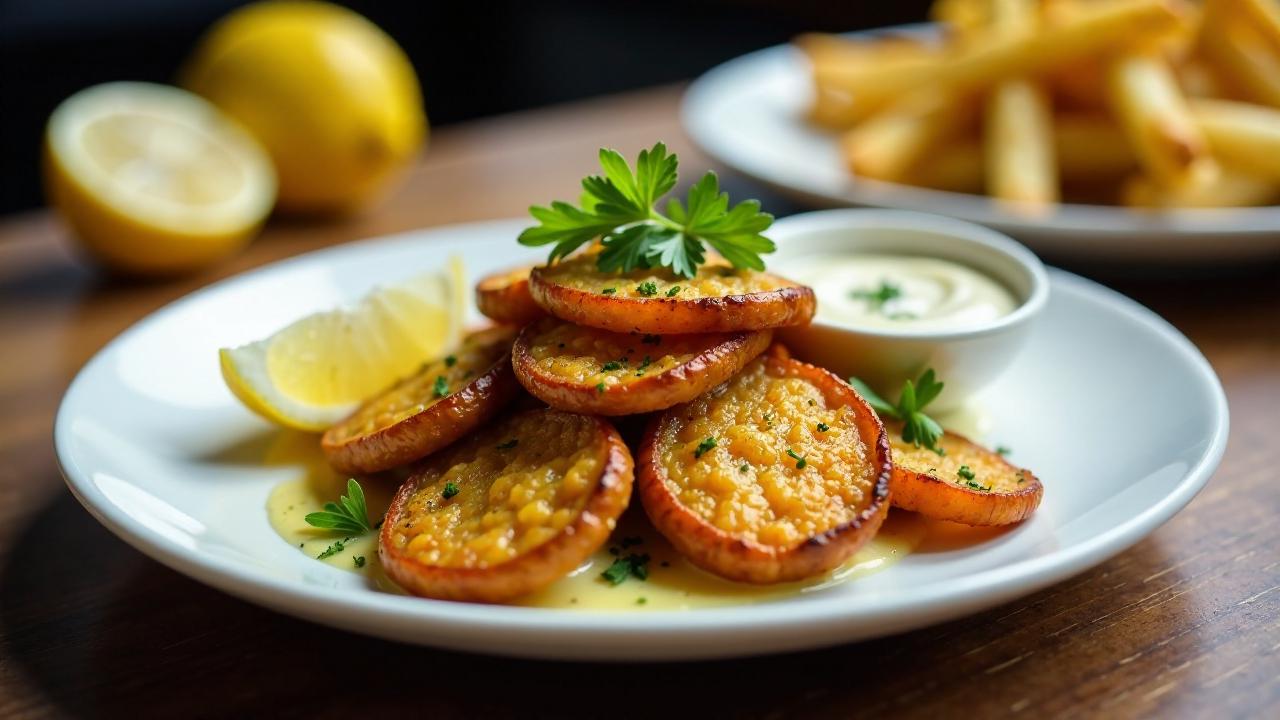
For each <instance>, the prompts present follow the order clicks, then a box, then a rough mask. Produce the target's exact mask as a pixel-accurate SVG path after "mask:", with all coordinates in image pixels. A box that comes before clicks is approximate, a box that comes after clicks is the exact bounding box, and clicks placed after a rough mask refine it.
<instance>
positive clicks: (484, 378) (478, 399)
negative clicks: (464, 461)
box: [320, 328, 520, 475]
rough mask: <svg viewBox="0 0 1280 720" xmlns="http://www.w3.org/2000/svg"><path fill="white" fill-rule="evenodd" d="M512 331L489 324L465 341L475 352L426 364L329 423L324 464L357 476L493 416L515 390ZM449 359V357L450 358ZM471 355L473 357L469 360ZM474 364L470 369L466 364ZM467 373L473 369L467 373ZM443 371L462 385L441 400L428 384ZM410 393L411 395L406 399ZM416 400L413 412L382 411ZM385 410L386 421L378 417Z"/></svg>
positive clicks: (438, 444)
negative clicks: (445, 362) (452, 360)
mask: <svg viewBox="0 0 1280 720" xmlns="http://www.w3.org/2000/svg"><path fill="white" fill-rule="evenodd" d="M514 333H515V331H514V330H511V329H509V328H491V329H488V330H482V331H480V332H477V333H474V334H472V335H471V336H469V337H468V338H467V339H466V340H465V341H464V349H467V347H468V345H470V347H471V348H472V349H474V351H475V352H474V353H462V351H460V353H461V354H462V358H463V359H462V360H459V361H457V364H456V365H455V364H450V365H449V366H448V369H446V368H445V367H444V366H443V364H442V362H443V361H436V362H433V363H427V364H426V365H424V366H423V369H422V370H420V371H419V372H418V373H417V374H415V375H414V376H412V377H410V378H407V379H405V380H403V381H401V382H399V383H396V385H395V386H393V387H392V388H390V389H389V390H387V392H385V393H383V394H381V395H379V396H378V397H375V398H373V399H372V400H370V401H369V402H367V403H365V405H364V406H362V407H361V408H360V409H359V410H357V411H356V412H355V413H354V414H353V415H352V416H351V417H349V418H347V419H346V420H344V421H342V422H340V423H338V424H337V425H334V426H333V427H331V428H329V430H328V431H327V432H325V434H324V436H323V437H322V438H321V439H320V448H321V450H322V451H323V452H324V455H325V458H326V459H327V460H328V461H329V465H330V466H332V467H333V469H334V470H337V471H338V472H340V473H345V474H351V475H361V474H366V473H373V472H379V471H382V470H389V469H391V468H394V467H398V466H401V465H406V464H408V463H411V462H413V461H415V460H418V459H420V458H423V457H426V456H427V455H429V454H431V453H433V452H435V451H437V450H439V449H441V448H443V447H445V446H447V445H450V444H451V443H453V442H455V441H456V440H458V439H459V438H461V437H462V436H464V435H466V434H467V433H469V432H471V431H472V430H474V429H475V428H476V427H479V426H480V424H481V423H483V422H485V421H486V420H488V419H490V418H492V417H493V416H494V415H495V414H496V413H497V412H498V411H499V410H501V409H502V408H503V407H504V406H505V405H506V404H507V403H509V402H510V401H511V400H512V399H513V398H515V397H516V396H517V395H518V394H520V384H519V382H517V381H516V378H515V374H514V373H513V372H512V370H511V353H510V344H511V342H512V337H513V335H514ZM451 357H452V356H451ZM472 358H474V359H472ZM468 363H470V364H474V365H475V366H474V367H470V368H468V367H466V365H467V364H468ZM467 372H471V373H473V374H472V376H471V377H466V376H465V374H466V373H467ZM443 373H449V374H451V375H460V376H461V377H460V379H458V380H457V381H456V382H457V383H464V384H462V387H460V388H459V389H457V390H456V391H454V392H450V394H449V395H447V396H445V397H443V398H439V399H436V398H433V397H431V392H432V391H431V390H429V389H428V388H429V387H431V386H429V385H428V381H430V380H431V379H432V378H434V377H440V376H442V374H443ZM406 395H413V396H414V397H406ZM406 402H409V403H420V404H419V405H418V407H420V408H421V409H420V410H418V411H417V412H404V411H395V412H389V411H386V410H385V409H386V408H388V407H389V406H399V407H403V406H404V405H405V404H406ZM384 412H386V413H387V414H389V415H391V417H390V418H388V420H390V422H389V423H388V422H382V421H380V419H379V418H378V417H377V416H378V415H379V414H382V413H384Z"/></svg>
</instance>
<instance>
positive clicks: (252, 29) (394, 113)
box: [183, 1, 427, 212]
mask: <svg viewBox="0 0 1280 720" xmlns="http://www.w3.org/2000/svg"><path fill="white" fill-rule="evenodd" d="M183 82H184V84H185V85H186V86H187V87H188V88H190V89H191V90H193V91H195V92H197V93H199V94H200V95H203V96H204V97H206V98H208V99H209V100H211V101H212V102H213V103H214V104H215V105H217V106H218V107H220V108H222V110H223V111H225V112H226V113H228V114H229V115H231V116H232V117H234V118H235V119H237V120H239V121H240V122H241V123H242V124H243V125H244V126H245V127H246V128H248V129H249V132H250V133H252V134H253V135H254V136H255V137H256V138H257V139H258V141H259V142H261V143H262V145H263V146H264V147H265V148H266V149H267V152H268V153H269V154H270V155H271V159H272V162H273V163H274V164H275V167H276V174H277V176H278V177H279V191H278V195H279V205H280V207H281V208H282V209H284V210H292V211H300V212H333V211H338V212H343V211H349V210H354V209H356V208H358V207H360V206H362V205H365V204H367V203H368V202H369V201H371V200H372V199H374V198H376V197H377V195H378V194H379V192H380V191H381V190H383V189H384V188H386V187H387V186H388V184H389V183H390V181H392V180H393V179H396V178H397V177H398V176H400V175H401V174H402V171H403V170H404V168H405V166H406V165H407V164H408V163H409V161H410V160H411V159H412V158H413V157H414V156H415V155H416V154H417V152H418V151H419V149H420V148H421V147H422V144H423V142H424V139H425V137H426V133H427V118H426V114H425V113H424V112H423V108H422V92H421V89H420V87H419V86H418V79H417V76H416V75H415V74H414V72H413V66H412V65H411V64H410V63H409V58H408V57H407V56H406V55H405V54H404V52H403V51H402V50H401V49H400V47H399V46H398V45H396V43H395V41H393V40H392V39H391V38H390V37H388V36H387V34H386V33H384V32H382V30H380V29H378V27H377V26H375V25H374V24H373V23H371V22H369V21H368V20H366V19H365V18H363V17H361V16H360V15H358V14H356V13H354V12H352V11H350V10H347V9H345V8H341V7H338V6H336V5H330V4H328V3H322V2H299V1H286V2H262V3H256V4H253V5H248V6H246V7H244V8H241V9H239V10H236V11H235V12H233V13H231V14H230V15H228V16H226V17H225V18H223V19H222V20H220V21H219V22H218V23H217V24H216V25H214V27H213V29H211V30H210V31H209V33H208V34H207V35H206V36H205V37H204V39H203V40H202V41H201V42H200V44H199V46H198V47H197V48H196V50H195V53H194V54H193V55H192V57H191V59H190V60H189V62H188V64H187V67H186V68H185V71H184V73H183Z"/></svg>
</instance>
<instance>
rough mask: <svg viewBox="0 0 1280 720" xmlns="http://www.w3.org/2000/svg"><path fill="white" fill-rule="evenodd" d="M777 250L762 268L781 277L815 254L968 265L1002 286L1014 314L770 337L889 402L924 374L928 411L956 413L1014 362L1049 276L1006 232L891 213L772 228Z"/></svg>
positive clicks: (833, 216) (831, 215)
mask: <svg viewBox="0 0 1280 720" xmlns="http://www.w3.org/2000/svg"><path fill="white" fill-rule="evenodd" d="M768 235H769V237H771V238H773V239H774V240H775V241H776V242H777V243H778V252H777V253H776V254H775V255H773V256H772V257H770V258H769V269H770V270H772V271H776V272H778V273H779V274H781V275H786V274H787V270H788V267H789V266H790V265H791V264H792V263H794V262H796V261H797V260H799V259H801V258H804V257H807V256H812V255H815V254H833V253H840V254H843V253H858V252H867V253H882V254H883V253H890V254H900V255H913V256H920V257H932V258H940V259H944V260H951V261H953V262H957V263H960V264H963V265H968V266H969V267H972V268H974V269H976V270H979V271H981V272H984V273H986V274H987V275H989V276H990V277H992V278H993V279H995V280H997V281H998V282H1000V283H1001V284H1003V285H1004V286H1005V287H1006V288H1008V289H1009V290H1010V291H1011V292H1012V293H1013V294H1014V297H1015V298H1017V300H1018V306H1017V307H1016V309H1015V310H1014V311H1013V312H1012V313H1010V314H1008V315H1006V316H1004V317H1001V318H998V319H996V320H993V321H992V322H990V323H986V324H982V325H976V326H972V327H966V328H962V329H957V330H947V329H913V328H911V327H910V326H906V327H903V328H865V327H856V326H853V325H850V324H849V323H845V322H838V321H835V320H831V319H828V318H824V317H823V315H822V299H821V298H819V299H818V315H817V317H816V318H815V319H814V322H813V324H812V325H810V326H809V327H805V328H792V329H788V330H785V331H783V332H782V333H780V339H781V340H783V341H784V342H785V343H787V345H788V346H790V347H791V349H792V350H793V352H795V354H796V355H797V356H798V357H800V358H803V359H805V360H808V361H810V362H813V363H815V364H817V365H821V366H823V367H826V368H828V369H830V370H832V371H834V372H837V373H840V374H841V375H844V376H848V375H856V376H857V377H859V378H861V379H863V380H865V381H866V382H867V383H869V384H870V385H871V386H872V387H873V388H875V389H876V390H877V391H878V392H881V393H883V394H885V396H886V397H887V398H889V399H890V400H894V399H896V398H897V396H898V391H899V389H900V388H901V387H902V382H903V381H904V380H906V379H907V378H915V377H917V376H919V374H920V373H921V372H923V371H924V370H925V369H926V368H930V367H931V368H933V369H934V370H935V371H936V372H937V374H938V378H939V379H940V380H942V381H943V382H945V383H946V390H945V391H944V392H943V393H942V395H941V396H940V397H939V398H938V399H937V400H936V401H935V402H934V404H933V405H931V406H930V407H931V409H934V410H937V411H946V410H952V409H955V408H958V407H960V406H961V405H963V404H964V402H965V401H966V400H967V399H968V398H969V397H970V396H971V395H973V394H974V393H976V392H977V391H979V390H981V389H982V388H983V387H984V386H986V385H987V384H988V383H990V382H991V381H992V380H994V379H995V378H996V377H997V376H999V375H1000V373H1001V372H1002V371H1003V370H1004V369H1005V368H1006V367H1008V366H1009V364H1010V363H1012V362H1013V361H1014V359H1015V358H1016V356H1017V354H1018V351H1019V350H1020V349H1021V347H1022V345H1023V343H1024V342H1025V341H1026V339H1027V336H1028V333H1029V332H1030V330H1031V327H1032V325H1033V323H1034V322H1035V319H1036V317H1038V316H1039V314H1040V312H1041V311H1042V310H1043V309H1044V307H1045V305H1046V303H1047V302H1048V299H1049V278H1048V275H1046V273H1045V270H1044V265H1042V264H1041V263H1040V260H1039V259H1038V258H1037V257H1036V256H1035V255H1034V254H1033V253H1032V252H1031V251H1030V250H1027V249H1026V248H1025V247H1023V246H1022V245H1020V244H1018V243H1017V242H1016V241H1014V240H1013V239H1011V238H1009V237H1008V236H1006V235H1002V234H1001V233H998V232H996V231H994V230H990V229H987V228H985V227H982V226H980V225H974V224H971V223H967V222H963V221H960V220H952V219H950V218H946V217H942V216H938V215H928V214H925V213H915V212H905V211H899V210H825V211H821V212H811V213H803V214H800V215H793V216H791V217H787V218H784V219H782V220H779V221H778V222H776V223H774V225H773V227H772V228H770V230H769V232H768Z"/></svg>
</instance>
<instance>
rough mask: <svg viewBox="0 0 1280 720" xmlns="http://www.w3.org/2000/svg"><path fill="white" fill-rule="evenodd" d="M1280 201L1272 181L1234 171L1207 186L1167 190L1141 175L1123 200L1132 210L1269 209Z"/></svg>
mask: <svg viewBox="0 0 1280 720" xmlns="http://www.w3.org/2000/svg"><path fill="white" fill-rule="evenodd" d="M1277 197H1280V187H1277V185H1276V184H1275V183H1274V182H1272V181H1269V180H1265V179H1262V178H1258V177H1255V176H1252V175H1246V174H1243V173H1239V172H1235V171H1224V172H1220V173H1218V176H1217V177H1216V178H1215V179H1214V180H1212V181H1211V182H1208V183H1206V184H1204V185H1200V186H1196V187H1189V186H1184V187H1181V188H1166V187H1161V186H1159V185H1157V184H1156V183H1154V182H1152V181H1151V179H1150V178H1148V177H1146V176H1143V175H1138V176H1135V177H1132V178H1130V179H1129V181H1128V182H1126V183H1125V185H1124V188H1123V190H1122V191H1121V200H1122V202H1123V203H1124V204H1125V205H1128V206H1129V207H1146V208H1211V207H1246V206H1249V205H1266V204H1268V203H1271V202H1274V201H1275V200H1276V198H1277Z"/></svg>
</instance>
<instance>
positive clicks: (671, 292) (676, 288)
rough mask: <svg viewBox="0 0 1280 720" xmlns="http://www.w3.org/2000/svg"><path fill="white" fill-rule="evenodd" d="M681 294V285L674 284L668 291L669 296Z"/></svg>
mask: <svg viewBox="0 0 1280 720" xmlns="http://www.w3.org/2000/svg"><path fill="white" fill-rule="evenodd" d="M679 294H680V286H679V285H672V286H671V289H670V290H668V291H667V297H675V296H676V295H679Z"/></svg>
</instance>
